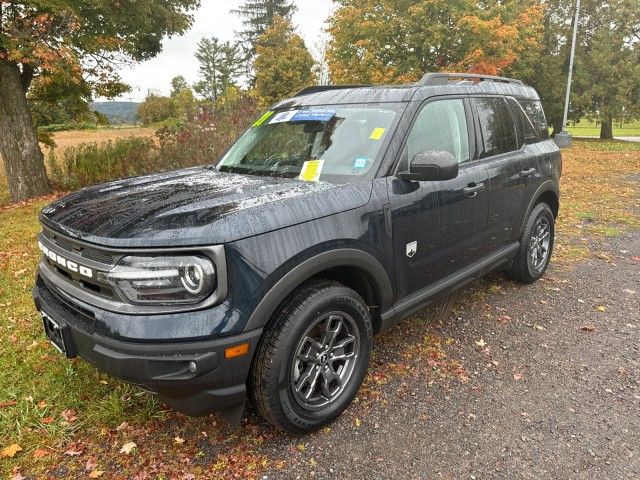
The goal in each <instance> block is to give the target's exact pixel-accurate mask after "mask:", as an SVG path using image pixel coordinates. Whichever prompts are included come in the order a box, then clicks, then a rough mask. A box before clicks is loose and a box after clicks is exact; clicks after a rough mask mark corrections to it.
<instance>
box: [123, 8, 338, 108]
mask: <svg viewBox="0 0 640 480" xmlns="http://www.w3.org/2000/svg"><path fill="white" fill-rule="evenodd" d="M241 3H243V2H242V0H202V1H201V6H200V8H199V9H198V11H197V12H196V13H195V17H194V18H195V21H194V23H193V25H192V27H191V29H190V30H189V31H188V32H187V33H185V34H184V35H183V36H176V37H173V38H166V39H165V41H164V42H163V49H162V52H161V53H160V54H159V55H158V56H157V57H156V58H154V59H152V60H149V61H146V62H143V63H139V64H136V65H133V66H130V67H126V68H125V69H123V70H122V71H120V76H121V77H122V79H123V80H124V82H125V83H127V84H129V85H131V87H132V88H131V92H130V93H127V94H125V95H123V96H122V97H120V98H119V100H124V101H134V102H139V101H142V100H144V97H145V96H146V95H147V92H148V91H149V90H154V91H157V92H160V93H161V94H162V95H168V94H169V91H170V90H171V88H170V82H171V79H172V78H173V77H175V76H177V75H182V76H183V77H185V78H186V79H187V82H189V83H190V84H193V83H195V82H196V81H197V79H198V61H197V60H196V59H195V57H194V53H195V51H196V44H197V43H198V41H199V40H200V39H201V38H203V37H211V36H216V37H218V38H219V39H220V40H221V41H227V40H230V41H233V40H235V38H234V37H235V35H234V32H236V31H238V30H241V28H242V23H241V19H240V18H239V17H238V16H237V15H235V14H233V13H231V10H233V9H235V8H237V7H238V6H239V5H240V4H241ZM295 4H296V6H297V7H298V11H297V12H296V14H295V16H294V18H293V21H294V23H295V25H296V26H297V32H298V33H299V34H300V35H301V36H302V38H304V41H305V43H306V44H307V48H309V50H310V51H311V52H312V54H314V56H317V55H318V46H319V45H320V44H321V42H322V39H323V37H324V28H325V20H326V19H327V18H328V16H329V14H330V13H331V11H332V8H333V5H332V2H331V0H297V1H295Z"/></svg>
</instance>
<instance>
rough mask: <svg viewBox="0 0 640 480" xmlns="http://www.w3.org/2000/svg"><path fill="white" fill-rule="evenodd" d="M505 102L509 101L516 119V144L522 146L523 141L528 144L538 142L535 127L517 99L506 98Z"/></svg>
mask: <svg viewBox="0 0 640 480" xmlns="http://www.w3.org/2000/svg"><path fill="white" fill-rule="evenodd" d="M507 103H509V107H510V108H511V112H512V113H513V114H514V115H515V116H516V118H517V119H518V121H517V123H516V124H517V125H518V146H522V145H523V144H525V143H526V144H527V145H530V144H532V143H536V142H538V141H539V140H538V134H537V133H536V129H535V127H534V126H533V123H531V120H529V117H528V116H527V114H526V113H525V111H524V110H523V109H522V107H521V106H520V104H519V103H518V101H517V100H515V99H513V98H507Z"/></svg>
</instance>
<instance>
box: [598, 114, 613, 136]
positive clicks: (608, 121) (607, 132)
mask: <svg viewBox="0 0 640 480" xmlns="http://www.w3.org/2000/svg"><path fill="white" fill-rule="evenodd" d="M600 138H601V139H603V140H613V118H611V117H603V119H602V125H601V126H600Z"/></svg>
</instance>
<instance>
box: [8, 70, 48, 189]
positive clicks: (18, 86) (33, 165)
mask: <svg viewBox="0 0 640 480" xmlns="http://www.w3.org/2000/svg"><path fill="white" fill-rule="evenodd" d="M25 74H26V75H22V74H21V72H20V69H19V68H18V66H17V65H16V64H13V63H9V62H6V61H4V60H0V156H1V157H2V160H3V163H4V170H5V172H6V175H7V182H8V184H9V193H10V194H11V199H12V200H13V201H14V202H21V201H23V200H28V199H30V198H33V197H37V196H40V195H46V194H48V193H51V185H50V184H49V179H48V178H47V173H46V171H45V168H44V155H42V151H41V150H40V145H38V136H37V134H36V129H35V127H34V126H33V121H32V119H31V114H30V113H29V109H28V106H27V98H26V90H27V89H28V88H29V84H30V81H31V78H30V76H31V75H32V71H31V70H27V71H25Z"/></svg>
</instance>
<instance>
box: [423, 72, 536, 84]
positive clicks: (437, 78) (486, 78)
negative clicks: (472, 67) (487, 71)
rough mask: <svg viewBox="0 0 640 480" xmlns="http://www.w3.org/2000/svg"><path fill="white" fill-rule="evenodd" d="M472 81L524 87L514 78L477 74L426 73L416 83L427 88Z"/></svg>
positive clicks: (520, 81)
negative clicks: (452, 82)
mask: <svg viewBox="0 0 640 480" xmlns="http://www.w3.org/2000/svg"><path fill="white" fill-rule="evenodd" d="M466 80H472V81H475V82H498V83H513V84H516V85H524V82H523V81H522V80H516V79H514V78H506V77H496V76H494V75H479V74H477V73H448V72H443V73H427V74H426V75H425V76H424V77H422V79H421V80H420V81H419V82H418V85H420V86H421V87H429V86H432V85H446V84H447V83H449V82H451V81H466Z"/></svg>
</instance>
